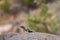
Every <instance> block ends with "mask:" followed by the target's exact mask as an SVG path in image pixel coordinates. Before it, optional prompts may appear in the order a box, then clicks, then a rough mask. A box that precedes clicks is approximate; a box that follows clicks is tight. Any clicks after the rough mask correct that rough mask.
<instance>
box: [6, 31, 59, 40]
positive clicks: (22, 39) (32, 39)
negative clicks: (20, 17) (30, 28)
mask: <svg viewBox="0 0 60 40" xmlns="http://www.w3.org/2000/svg"><path fill="white" fill-rule="evenodd" d="M7 40H60V36H58V35H53V34H47V33H38V32H35V33H27V34H21V35H20V34H17V35H13V36H12V37H10V38H8V39H7Z"/></svg>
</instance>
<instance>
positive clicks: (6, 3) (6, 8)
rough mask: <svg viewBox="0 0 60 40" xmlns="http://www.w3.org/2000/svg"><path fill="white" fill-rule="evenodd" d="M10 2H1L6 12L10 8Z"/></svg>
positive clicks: (0, 6) (1, 6)
mask: <svg viewBox="0 0 60 40" xmlns="http://www.w3.org/2000/svg"><path fill="white" fill-rule="evenodd" d="M9 7H10V4H9V2H8V0H5V2H4V3H3V4H0V9H2V10H3V11H4V12H7V11H8V10H9Z"/></svg>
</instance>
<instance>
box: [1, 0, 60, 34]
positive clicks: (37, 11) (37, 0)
mask: <svg viewBox="0 0 60 40" xmlns="http://www.w3.org/2000/svg"><path fill="white" fill-rule="evenodd" d="M17 22H18V23H19V25H20V26H24V27H25V28H27V29H30V30H32V31H34V32H43V33H52V34H60V0H0V25H5V24H7V25H8V24H12V25H14V24H15V25H17V24H16V23H17ZM0 27H1V26H0ZM3 27H5V26H3ZM16 27H17V26H16ZM8 28H9V26H8V27H7V29H8Z"/></svg>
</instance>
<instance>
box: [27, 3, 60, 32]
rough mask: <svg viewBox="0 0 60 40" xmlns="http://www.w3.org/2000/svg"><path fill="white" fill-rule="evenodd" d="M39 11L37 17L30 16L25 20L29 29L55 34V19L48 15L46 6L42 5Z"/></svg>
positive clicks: (50, 14)
mask: <svg viewBox="0 0 60 40" xmlns="http://www.w3.org/2000/svg"><path fill="white" fill-rule="evenodd" d="M38 9H39V8H38ZM40 10H41V12H40V13H39V14H40V15H39V16H36V15H32V16H29V17H28V18H27V23H28V26H29V28H31V29H32V30H34V31H37V32H47V33H55V32H56V30H57V28H59V27H58V26H57V20H56V18H55V19H51V18H52V16H54V14H52V13H48V6H47V5H46V4H42V5H41V6H40Z"/></svg>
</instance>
